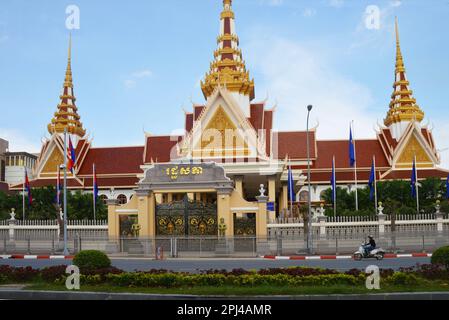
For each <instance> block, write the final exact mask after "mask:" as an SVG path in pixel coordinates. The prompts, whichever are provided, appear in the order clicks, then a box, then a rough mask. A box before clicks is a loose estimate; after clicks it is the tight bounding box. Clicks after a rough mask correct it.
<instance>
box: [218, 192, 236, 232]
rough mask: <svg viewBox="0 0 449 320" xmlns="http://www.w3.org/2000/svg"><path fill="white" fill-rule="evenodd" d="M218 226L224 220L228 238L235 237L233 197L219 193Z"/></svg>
mask: <svg viewBox="0 0 449 320" xmlns="http://www.w3.org/2000/svg"><path fill="white" fill-rule="evenodd" d="M217 211H218V212H217V215H218V224H220V223H221V219H224V223H225V225H226V236H227V237H232V236H234V218H233V216H232V213H231V196H230V194H229V193H217Z"/></svg>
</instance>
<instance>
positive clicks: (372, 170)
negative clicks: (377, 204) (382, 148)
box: [368, 161, 376, 201]
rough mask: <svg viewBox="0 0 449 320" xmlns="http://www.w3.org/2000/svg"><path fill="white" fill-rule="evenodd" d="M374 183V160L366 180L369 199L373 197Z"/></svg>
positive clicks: (371, 199)
mask: <svg viewBox="0 0 449 320" xmlns="http://www.w3.org/2000/svg"><path fill="white" fill-rule="evenodd" d="M375 183H376V168H375V167H374V161H373V165H372V167H371V174H370V176H369V182H368V186H369V190H370V192H369V199H370V201H373V199H374V192H375V187H376V186H375Z"/></svg>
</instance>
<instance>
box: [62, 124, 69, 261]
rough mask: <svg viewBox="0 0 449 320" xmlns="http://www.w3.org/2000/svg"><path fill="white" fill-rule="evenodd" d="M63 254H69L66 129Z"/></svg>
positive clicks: (65, 134) (65, 138)
mask: <svg viewBox="0 0 449 320" xmlns="http://www.w3.org/2000/svg"><path fill="white" fill-rule="evenodd" d="M63 201H64V255H65V256H67V255H68V254H69V250H68V248H67V129H65V131H64V200H63Z"/></svg>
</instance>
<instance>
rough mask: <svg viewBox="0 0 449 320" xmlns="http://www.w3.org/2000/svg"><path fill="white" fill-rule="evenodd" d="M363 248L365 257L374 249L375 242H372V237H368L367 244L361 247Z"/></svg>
mask: <svg viewBox="0 0 449 320" xmlns="http://www.w3.org/2000/svg"><path fill="white" fill-rule="evenodd" d="M363 248H364V249H365V254H366V255H369V254H370V253H371V251H373V250H374V249H376V241H375V240H374V237H373V236H371V235H370V236H368V242H367V243H366V244H365V245H364V246H363Z"/></svg>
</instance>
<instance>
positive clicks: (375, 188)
mask: <svg viewBox="0 0 449 320" xmlns="http://www.w3.org/2000/svg"><path fill="white" fill-rule="evenodd" d="M373 164H374V202H375V203H374V207H375V208H376V214H377V173H376V169H377V167H376V156H373Z"/></svg>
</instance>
